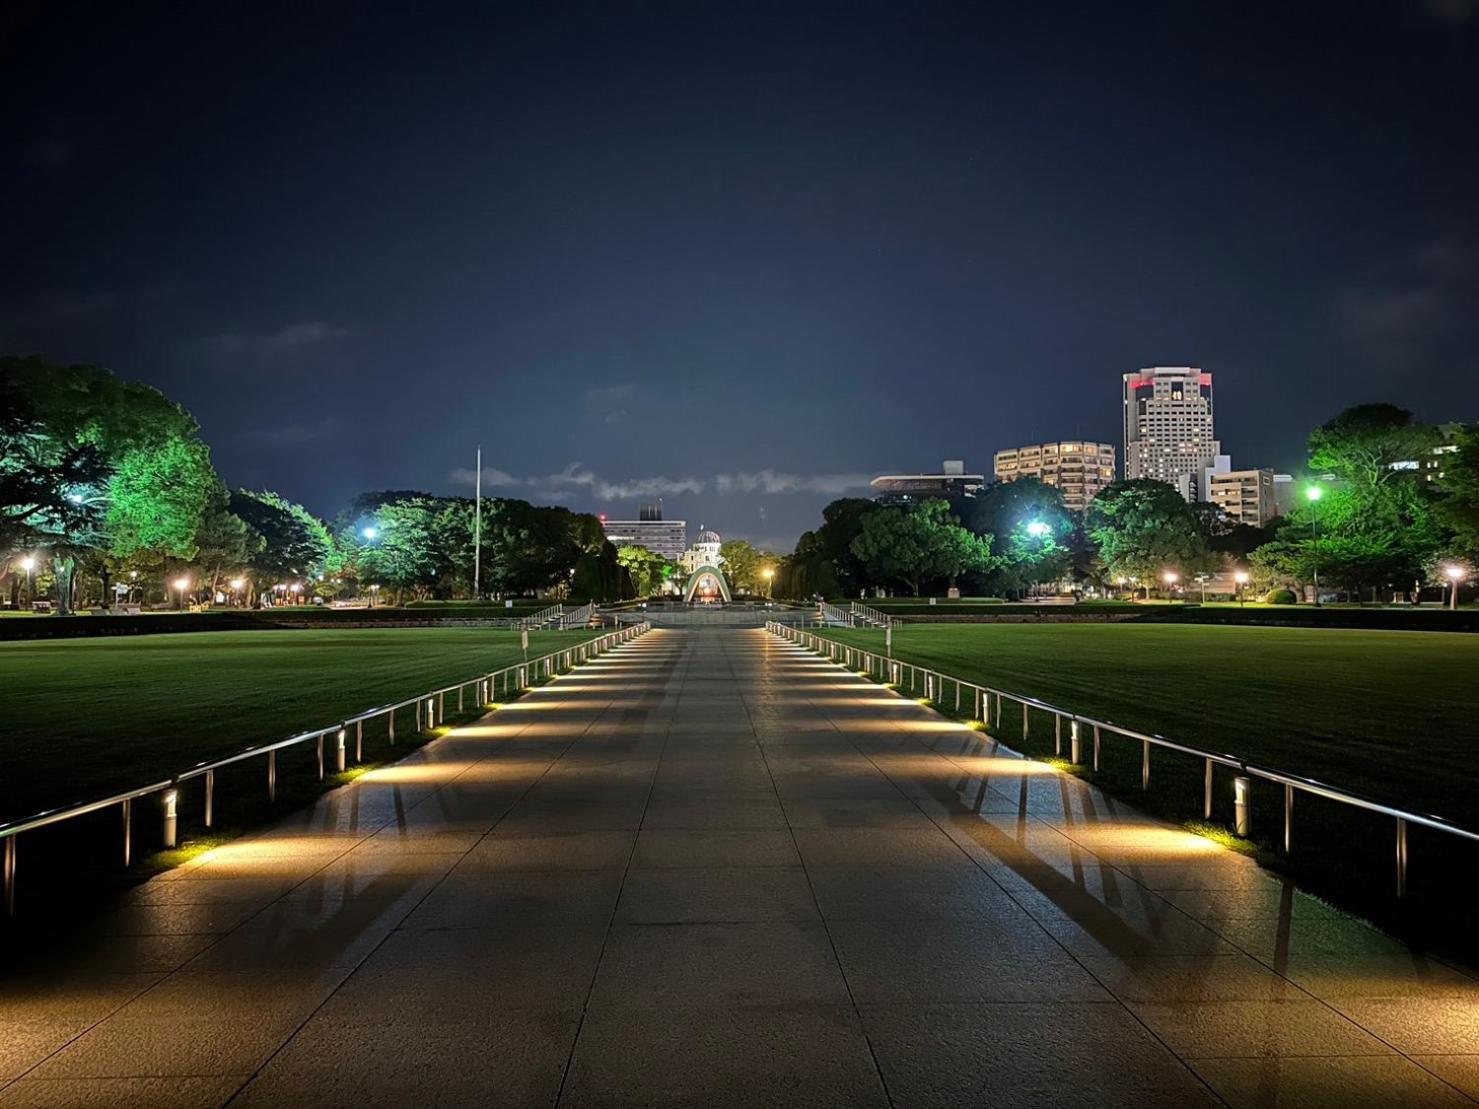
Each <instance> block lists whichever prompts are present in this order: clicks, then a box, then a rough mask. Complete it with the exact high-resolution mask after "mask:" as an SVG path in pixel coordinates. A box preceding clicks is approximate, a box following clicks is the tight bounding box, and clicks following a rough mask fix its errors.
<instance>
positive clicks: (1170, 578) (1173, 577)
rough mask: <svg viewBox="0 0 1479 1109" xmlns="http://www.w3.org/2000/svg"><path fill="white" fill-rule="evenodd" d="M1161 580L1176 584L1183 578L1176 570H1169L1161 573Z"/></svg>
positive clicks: (1168, 583)
mask: <svg viewBox="0 0 1479 1109" xmlns="http://www.w3.org/2000/svg"><path fill="white" fill-rule="evenodd" d="M1161 580H1162V581H1164V582H1165V583H1166V584H1167V585H1175V584H1176V583H1177V582H1178V581H1180V580H1181V575H1180V574H1178V573H1176V571H1175V570H1167V571H1166V572H1165V573H1164V574H1162V575H1161Z"/></svg>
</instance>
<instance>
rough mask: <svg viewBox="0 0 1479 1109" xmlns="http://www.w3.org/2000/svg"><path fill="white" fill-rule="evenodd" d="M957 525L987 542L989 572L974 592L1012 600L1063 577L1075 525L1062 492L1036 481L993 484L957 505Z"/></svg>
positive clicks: (1025, 480) (1070, 554)
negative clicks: (977, 591) (990, 566)
mask: <svg viewBox="0 0 1479 1109" xmlns="http://www.w3.org/2000/svg"><path fill="white" fill-rule="evenodd" d="M961 522H962V523H963V524H965V525H966V526H967V527H968V528H970V529H971V531H973V532H975V533H976V534H977V535H980V536H983V537H987V538H988V539H989V540H990V542H991V552H992V554H993V555H994V556H995V557H994V559H993V564H992V569H991V572H990V573H989V574H987V575H985V576H984V577H983V579H982V581H980V582H979V583H978V584H979V587H980V591H981V592H984V593H986V594H988V595H991V596H1002V597H1009V596H1018V595H1020V594H1022V593H1024V592H1026V590H1027V589H1029V588H1030V587H1031V586H1034V585H1038V584H1040V583H1042V582H1049V581H1057V580H1059V579H1061V578H1063V577H1065V576H1066V575H1067V574H1068V573H1069V570H1070V567H1071V566H1072V564H1073V553H1074V547H1073V544H1074V538H1075V536H1076V534H1077V532H1078V520H1077V519H1076V518H1075V516H1074V514H1073V513H1072V512H1070V511H1069V510H1068V508H1067V507H1066V506H1065V505H1064V503H1063V493H1062V492H1061V491H1060V490H1058V489H1057V488H1055V487H1053V486H1051V485H1047V484H1045V483H1043V482H1042V481H1039V480H1038V479H1037V478H1031V477H1027V478H1021V479H1019V480H1017V481H1005V482H997V483H996V484H995V485H992V486H989V487H988V488H986V489H985V490H983V491H982V492H981V493H980V494H979V495H978V496H976V497H974V498H971V499H969V500H965V501H963V502H962V505H961Z"/></svg>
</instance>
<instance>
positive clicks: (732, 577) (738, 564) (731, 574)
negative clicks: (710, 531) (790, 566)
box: [719, 539, 764, 593]
mask: <svg viewBox="0 0 1479 1109" xmlns="http://www.w3.org/2000/svg"><path fill="white" fill-rule="evenodd" d="M719 557H720V558H721V559H722V560H723V563H724V576H725V577H726V578H728V579H729V585H730V588H731V589H733V590H734V592H736V593H759V592H760V591H761V589H762V587H763V585H764V583H763V582H762V581H761V580H760V569H761V564H762V559H761V557H760V552H759V551H758V550H756V549H755V546H754V544H753V543H749V542H746V541H745V540H743V539H731V540H729V541H728V542H726V543H724V544H723V545H722V546H721V547H720V548H719Z"/></svg>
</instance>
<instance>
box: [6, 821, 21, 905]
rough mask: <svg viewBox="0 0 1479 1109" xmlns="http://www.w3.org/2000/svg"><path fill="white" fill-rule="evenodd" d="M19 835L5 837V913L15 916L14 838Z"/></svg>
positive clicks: (18, 837)
mask: <svg viewBox="0 0 1479 1109" xmlns="http://www.w3.org/2000/svg"><path fill="white" fill-rule="evenodd" d="M18 839H20V836H6V837H5V915H6V916H15V855H16V840H18Z"/></svg>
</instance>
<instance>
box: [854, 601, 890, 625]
mask: <svg viewBox="0 0 1479 1109" xmlns="http://www.w3.org/2000/svg"><path fill="white" fill-rule="evenodd" d="M852 613H853V615H854V616H855V617H857V618H858V619H859V620H865V621H867V622H868V623H870V624H873V625H876V626H877V627H880V628H886V627H889V626H890V625H891V624H893V622H894V618H893V617H892V616H890V615H889V614H888V613H886V612H880V611H879V610H878V609H876V608H872V607H870V606H869V605H864V604H859V603H858V602H857V601H854V602H853V603H852Z"/></svg>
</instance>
